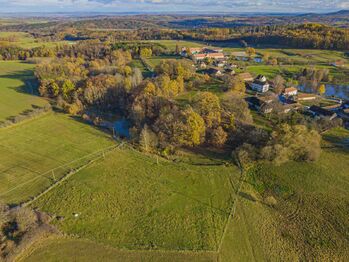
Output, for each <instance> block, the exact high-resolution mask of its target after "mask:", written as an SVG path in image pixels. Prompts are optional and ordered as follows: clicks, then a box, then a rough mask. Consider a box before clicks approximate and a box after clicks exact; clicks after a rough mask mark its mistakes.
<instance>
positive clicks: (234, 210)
mask: <svg viewBox="0 0 349 262" xmlns="http://www.w3.org/2000/svg"><path fill="white" fill-rule="evenodd" d="M235 159H236V162H237V166H238V167H239V169H240V175H241V176H240V184H239V186H238V188H237V189H236V193H235V199H234V202H233V205H232V207H231V209H230V213H229V216H228V219H227V222H226V224H225V227H224V230H223V234H222V237H221V240H220V243H219V246H218V249H217V252H218V254H220V252H221V249H222V245H223V242H224V238H225V236H226V234H227V231H228V226H229V223H230V221H231V220H232V219H233V218H234V217H235V213H236V206H237V202H238V199H239V194H240V192H241V189H242V186H243V184H244V182H245V177H246V173H247V171H246V170H244V168H243V166H242V165H241V163H240V160H239V158H238V157H236V156H235ZM218 258H219V257H218ZM218 260H219V259H218Z"/></svg>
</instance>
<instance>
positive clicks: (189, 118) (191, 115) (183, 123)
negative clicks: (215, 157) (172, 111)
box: [173, 107, 206, 147]
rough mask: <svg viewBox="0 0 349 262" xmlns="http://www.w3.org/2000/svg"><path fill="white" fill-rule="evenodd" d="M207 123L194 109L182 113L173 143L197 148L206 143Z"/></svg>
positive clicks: (177, 122) (175, 129) (175, 126)
mask: <svg viewBox="0 0 349 262" xmlns="http://www.w3.org/2000/svg"><path fill="white" fill-rule="evenodd" d="M205 131H206V127H205V121H204V120H203V119H202V117H201V116H200V115H199V114H198V113H196V112H195V111H194V110H193V109H192V108H190V107H189V108H187V109H185V110H183V111H182V112H181V113H180V118H179V120H177V121H176V122H175V125H174V137H173V141H174V142H175V143H176V144H178V145H182V146H190V147H193V146H197V145H200V144H201V143H203V142H204V141H205Z"/></svg>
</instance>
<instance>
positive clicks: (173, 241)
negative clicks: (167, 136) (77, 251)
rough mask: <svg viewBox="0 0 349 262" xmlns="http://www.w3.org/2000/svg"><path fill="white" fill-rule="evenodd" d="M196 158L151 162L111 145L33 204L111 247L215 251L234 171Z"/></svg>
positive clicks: (67, 227)
mask: <svg viewBox="0 0 349 262" xmlns="http://www.w3.org/2000/svg"><path fill="white" fill-rule="evenodd" d="M195 159H196V160H195V164H190V163H188V162H178V163H172V162H168V161H165V160H160V161H159V163H158V164H157V160H156V159H154V158H151V157H148V156H145V155H143V154H141V153H139V152H136V151H133V150H130V149H117V150H116V151H113V153H110V154H109V155H108V156H107V157H106V159H105V160H104V161H102V162H100V163H95V164H94V165H93V166H90V167H89V168H87V169H85V170H82V171H81V172H79V173H77V174H75V175H74V176H73V177H71V178H70V179H69V180H67V181H66V182H65V183H64V184H62V185H61V186H60V187H57V188H55V189H54V190H52V191H50V192H49V193H47V194H46V195H44V196H43V197H42V198H39V199H38V200H37V201H35V202H34V203H33V207H38V208H39V209H40V210H43V211H45V212H48V213H51V214H55V215H57V216H61V217H63V218H64V219H63V220H62V221H57V222H56V223H55V224H56V225H57V226H58V228H59V229H61V230H62V231H63V232H65V233H67V234H74V235H78V236H79V237H82V238H87V239H90V240H93V241H96V242H98V243H104V244H108V245H110V246H113V247H118V248H126V249H132V250H139V249H149V250H164V249H165V250H206V251H215V250H216V249H217V248H218V245H219V242H220V239H221V236H222V232H223V228H224V226H225V224H226V221H227V218H228V215H229V211H230V208H231V205H232V201H233V199H234V188H232V183H233V185H235V184H236V181H237V180H238V178H239V171H238V169H237V168H236V167H233V166H230V167H229V166H225V165H221V164H215V163H212V161H210V159H207V158H206V157H204V158H202V159H201V158H195ZM200 159H201V160H200ZM74 213H77V214H79V216H78V217H75V216H73V214H74Z"/></svg>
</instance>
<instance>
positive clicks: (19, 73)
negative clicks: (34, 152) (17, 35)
mask: <svg viewBox="0 0 349 262" xmlns="http://www.w3.org/2000/svg"><path fill="white" fill-rule="evenodd" d="M33 70H34V65H32V64H27V63H23V62H17V61H6V62H4V61H1V62H0V121H1V120H5V119H6V118H8V117H11V116H16V115H18V114H20V113H22V112H23V111H25V110H28V109H32V107H33V106H44V105H45V104H46V103H47V101H46V100H44V99H42V98H40V97H38V96H36V95H35V94H36V93H37V90H36V82H35V79H34V73H33Z"/></svg>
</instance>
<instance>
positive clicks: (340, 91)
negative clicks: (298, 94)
mask: <svg viewBox="0 0 349 262" xmlns="http://www.w3.org/2000/svg"><path fill="white" fill-rule="evenodd" d="M298 89H299V90H300V91H302V92H305V93H313V94H316V93H317V91H316V90H314V89H313V88H311V87H309V86H304V85H300V86H298ZM324 96H327V97H336V98H341V99H344V100H349V85H332V84H327V85H326V92H325V94H324Z"/></svg>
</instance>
